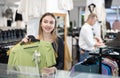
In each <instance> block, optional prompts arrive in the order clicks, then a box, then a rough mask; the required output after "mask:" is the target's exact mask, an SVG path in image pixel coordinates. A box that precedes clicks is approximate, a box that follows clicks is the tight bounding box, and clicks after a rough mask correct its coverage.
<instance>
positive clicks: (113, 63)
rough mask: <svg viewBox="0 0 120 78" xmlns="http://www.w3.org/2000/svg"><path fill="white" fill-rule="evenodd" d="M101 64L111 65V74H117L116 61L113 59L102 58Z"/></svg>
mask: <svg viewBox="0 0 120 78" xmlns="http://www.w3.org/2000/svg"><path fill="white" fill-rule="evenodd" d="M102 63H103V64H107V65H108V66H110V67H111V72H112V75H113V76H118V69H119V68H118V65H117V62H116V61H114V60H111V59H109V58H104V59H103V61H102Z"/></svg>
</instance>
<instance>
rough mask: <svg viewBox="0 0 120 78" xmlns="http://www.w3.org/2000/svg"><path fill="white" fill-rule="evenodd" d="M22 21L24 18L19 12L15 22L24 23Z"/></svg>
mask: <svg viewBox="0 0 120 78" xmlns="http://www.w3.org/2000/svg"><path fill="white" fill-rule="evenodd" d="M22 20H23V18H22V14H20V13H17V11H16V15H15V21H22Z"/></svg>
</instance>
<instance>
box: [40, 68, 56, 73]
mask: <svg viewBox="0 0 120 78" xmlns="http://www.w3.org/2000/svg"><path fill="white" fill-rule="evenodd" d="M56 70H57V68H56V67H50V68H47V67H44V68H42V70H41V73H42V74H48V75H49V74H54V73H55V72H56Z"/></svg>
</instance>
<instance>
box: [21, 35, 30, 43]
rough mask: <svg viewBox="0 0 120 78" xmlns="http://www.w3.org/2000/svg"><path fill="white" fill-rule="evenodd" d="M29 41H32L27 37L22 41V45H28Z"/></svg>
mask: <svg viewBox="0 0 120 78" xmlns="http://www.w3.org/2000/svg"><path fill="white" fill-rule="evenodd" d="M29 41H30V40H29V38H28V37H25V38H23V39H22V41H21V45H22V44H26V43H28V42H29Z"/></svg>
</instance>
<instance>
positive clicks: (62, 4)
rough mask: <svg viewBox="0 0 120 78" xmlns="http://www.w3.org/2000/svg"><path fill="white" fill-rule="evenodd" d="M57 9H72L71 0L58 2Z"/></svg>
mask: <svg viewBox="0 0 120 78" xmlns="http://www.w3.org/2000/svg"><path fill="white" fill-rule="evenodd" d="M58 7H59V8H60V9H63V10H71V9H73V0H58Z"/></svg>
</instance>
